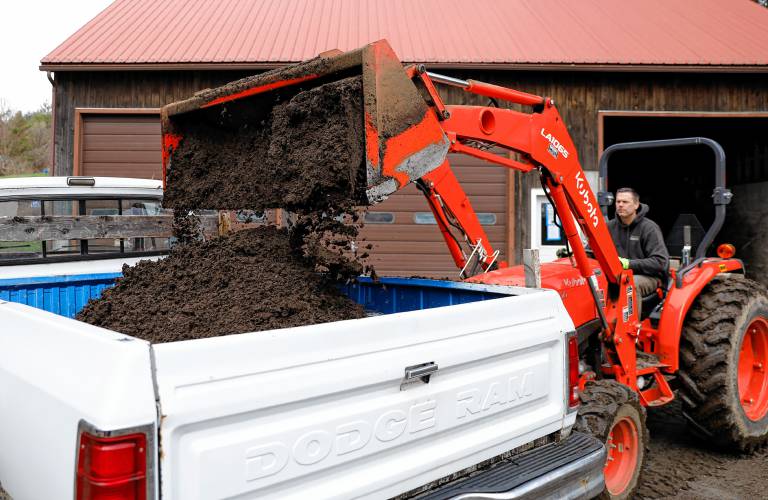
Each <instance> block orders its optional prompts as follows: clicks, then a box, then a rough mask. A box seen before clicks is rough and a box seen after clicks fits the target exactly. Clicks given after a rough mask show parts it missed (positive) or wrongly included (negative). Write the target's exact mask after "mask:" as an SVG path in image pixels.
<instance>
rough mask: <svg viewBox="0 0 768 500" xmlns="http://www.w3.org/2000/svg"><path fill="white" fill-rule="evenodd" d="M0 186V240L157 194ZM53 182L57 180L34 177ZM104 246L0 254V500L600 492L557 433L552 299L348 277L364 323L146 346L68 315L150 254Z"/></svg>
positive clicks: (565, 389) (556, 312)
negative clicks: (6, 229) (15, 229)
mask: <svg viewBox="0 0 768 500" xmlns="http://www.w3.org/2000/svg"><path fill="white" fill-rule="evenodd" d="M3 182H8V181H0V239H3V238H2V235H3V229H2V227H3V224H5V225H6V226H7V225H9V224H13V219H14V217H15V218H16V219H15V220H16V221H17V222H18V221H19V220H20V219H19V217H22V218H23V217H27V216H34V214H31V215H30V214H27V213H24V214H20V213H15V214H10V212H12V211H13V210H16V211H17V212H18V211H19V209H20V208H24V209H25V210H26V209H29V210H32V211H33V210H34V207H37V208H38V209H40V210H45V209H46V208H47V207H48V204H49V202H50V203H51V204H54V203H55V202H57V201H58V202H63V201H66V200H67V199H69V200H76V202H75V203H76V204H77V206H78V207H79V211H80V213H81V214H82V213H85V214H88V213H91V212H89V211H88V210H89V208H90V207H91V206H93V207H99V209H101V210H104V209H106V208H108V207H109V206H111V204H114V205H115V210H117V211H118V212H119V214H118V215H127V214H126V212H125V209H126V207H132V208H137V207H138V208H139V209H140V210H143V211H145V212H146V211H147V210H148V207H150V206H151V205H152V203H153V202H154V203H157V202H158V201H159V200H160V197H161V196H162V194H161V192H160V191H159V189H156V187H155V186H153V185H151V182H152V181H146V183H145V184H144V185H141V183H143V182H145V181H135V180H131V181H129V182H128V181H127V182H125V183H122V185H121V181H120V180H115V179H112V180H108V181H107V180H102V179H99V178H96V179H94V181H93V183H91V184H89V185H86V184H87V183H85V182H83V183H80V185H77V184H78V183H75V185H70V186H69V187H67V185H66V184H62V185H61V186H60V188H61V189H59V188H55V189H54V188H51V186H50V185H49V186H48V188H46V187H45V186H42V185H40V186H37V187H35V186H34V185H33V184H34V182H33V181H29V182H30V184H29V185H27V188H26V189H25V190H23V192H22V191H19V190H14V189H13V188H12V187H10V186H9V185H7V184H3ZM55 182H63V183H66V180H61V181H59V180H56V181H54V180H49V179H46V180H45V181H44V182H43V181H41V184H44V183H52V184H53V183H55ZM70 184H71V183H70ZM128 184H130V186H129V185H128ZM155 184H157V183H155ZM121 186H122V187H121ZM126 200H128V201H129V203H127V204H126V203H125V201H126ZM14 204H15V205H14ZM51 207H52V205H51ZM118 207H119V208H118ZM67 210H69V209H67ZM145 212H142V213H145ZM49 213H50V212H49ZM102 213H104V212H102ZM38 215H39V214H38ZM8 234H10V233H8ZM14 234H18V233H14ZM119 240H120V241H112V242H110V241H108V240H105V239H104V238H101V239H100V240H99V241H98V242H97V243H98V246H99V247H101V248H106V247H109V250H110V251H106V250H105V251H103V252H102V251H99V252H98V253H95V254H94V253H91V252H90V251H91V250H92V249H93V248H95V247H96V245H94V244H93V243H91V244H88V243H86V244H85V245H83V244H82V242H81V243H80V244H77V242H73V241H72V240H69V241H67V242H65V241H63V240H56V241H54V240H45V239H43V241H47V242H46V243H43V244H32V243H30V242H29V241H16V242H13V243H12V244H10V243H9V242H8V241H3V242H0V482H1V483H2V488H4V489H5V490H6V491H7V493H8V494H9V495H10V496H11V497H12V498H14V499H16V500H24V499H31V500H38V499H58V498H63V499H64V498H66V499H72V498H75V499H97V498H98V499H101V498H110V499H143V500H146V499H159V498H163V499H183V500H194V499H212V498H279V499H290V498H295V499H317V498H339V499H346V498H376V499H378V498H391V497H397V498H429V499H447V498H456V499H470V498H471V499H489V500H490V499H512V498H590V497H592V496H595V495H597V494H599V493H600V492H601V491H602V490H603V487H604V485H603V465H604V463H605V451H604V448H603V445H602V443H600V442H599V441H597V440H596V439H594V438H592V437H590V436H586V435H584V434H581V433H578V432H572V431H571V428H572V427H573V425H574V423H575V420H576V410H577V406H578V397H574V395H575V394H576V391H577V387H576V384H577V379H578V371H577V368H576V366H577V364H578V359H577V354H576V348H575V347H576V346H575V342H576V338H575V333H574V327H573V323H572V322H571V320H570V318H569V315H568V313H567V312H566V310H565V308H564V307H563V305H562V302H561V300H560V298H559V296H558V295H557V294H556V293H555V292H553V291H545V290H533V289H524V288H513V287H501V286H488V285H475V284H466V283H452V282H440V281H432V280H421V279H399V278H389V279H382V280H381V282H376V283H374V282H371V281H370V280H365V279H361V281H360V282H359V283H357V284H354V285H348V286H347V287H346V289H345V292H346V293H348V294H349V295H350V297H352V298H353V299H355V300H357V301H358V302H360V303H361V304H363V305H364V306H365V307H366V308H367V309H368V310H370V311H371V312H372V314H371V315H370V316H369V317H366V318H364V319H357V320H349V321H340V322H334V323H326V324H320V325H312V326H305V327H299V328H289V329H284V330H275V331H266V332H258V333H246V334H242V335H231V336H226V337H217V338H208V339H200V340H191V341H183V342H170V343H164V344H150V343H148V342H145V341H143V340H139V339H136V338H133V337H130V336H127V335H124V334H121V333H119V332H114V331H109V330H105V329H102V328H98V327H95V326H91V325H88V324H85V323H82V322H78V321H76V320H74V319H71V317H72V316H73V315H74V314H75V313H76V312H77V311H78V310H79V309H80V308H81V307H82V306H83V305H84V303H85V301H87V299H88V298H89V297H95V296H98V294H99V293H100V292H101V290H103V288H104V287H106V286H109V284H110V283H111V282H112V281H113V280H114V279H115V278H116V277H118V276H119V273H120V269H121V266H122V263H123V262H126V261H128V262H131V261H135V260H136V259H137V258H157V257H152V252H153V250H152V249H149V250H148V249H147V248H148V246H151V245H156V246H158V247H162V245H161V244H160V243H158V241H155V242H154V243H152V242H148V241H139V240H138V239H131V238H120V239H119ZM73 246H74V247H75V248H76V250H77V252H70V253H69V254H67V255H61V254H57V253H56V252H57V251H62V250H61V249H64V248H69V249H70V250H71V248H72V247H73ZM10 247H13V250H8V249H9V248H10ZM4 249H5V250H4ZM84 250H85V251H84ZM3 252H5V253H6V254H9V255H10V256H9V257H8V258H5V259H3V258H2V255H3ZM137 252H141V255H140V256H139V257H136V256H135V254H136V253H137ZM25 253H26V255H24V254H25ZM33 254H34V255H33ZM94 257H95V259H94ZM35 259H37V260H35ZM1 496H2V495H0V497H1Z"/></svg>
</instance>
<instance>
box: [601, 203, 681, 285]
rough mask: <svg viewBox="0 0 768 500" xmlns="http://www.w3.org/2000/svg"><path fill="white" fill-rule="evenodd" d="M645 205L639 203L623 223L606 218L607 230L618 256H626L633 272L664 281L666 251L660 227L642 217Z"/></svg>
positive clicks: (646, 210) (646, 209) (646, 208)
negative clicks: (633, 216) (638, 206)
mask: <svg viewBox="0 0 768 500" xmlns="http://www.w3.org/2000/svg"><path fill="white" fill-rule="evenodd" d="M647 213H648V205H646V204H645V203H641V204H640V209H639V210H638V211H637V215H636V216H635V220H633V221H632V223H631V224H630V225H628V226H627V225H625V224H624V223H622V222H621V219H619V218H618V217H616V218H615V219H611V220H610V221H608V231H610V232H611V236H612V237H613V242H614V243H615V244H616V250H618V252H619V256H620V257H624V258H625V259H629V268H630V269H632V271H633V272H634V273H635V274H644V275H646V276H653V277H656V278H659V279H661V282H662V283H666V280H667V270H668V269H669V252H668V251H667V247H666V245H664V237H663V236H662V235H661V229H659V226H658V225H657V224H656V223H655V222H653V221H652V220H650V219H646V218H645V214H647Z"/></svg>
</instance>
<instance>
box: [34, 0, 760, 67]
mask: <svg viewBox="0 0 768 500" xmlns="http://www.w3.org/2000/svg"><path fill="white" fill-rule="evenodd" d="M381 38H386V39H388V40H389V42H390V43H391V44H392V46H393V48H394V49H395V51H396V52H397V54H398V55H399V56H400V58H401V59H402V60H403V61H410V62H426V63H442V64H455V65H475V64H482V65H507V64H511V65H520V64H523V65H524V64H533V65H537V64H576V65H603V64H607V65H614V64H625V65H690V66H698V65H710V66H711V65H715V66H732V65H747V66H764V65H768V50H766V47H768V9H765V8H763V7H760V6H759V5H757V4H755V3H753V2H751V1H750V0H642V1H638V0H576V1H574V0H504V1H500V0H470V1H466V0H463V1H462V0H378V1H375V0H314V1H312V0H218V1H216V0H163V1H158V0H117V1H116V2H115V3H113V4H111V5H110V6H109V7H108V8H107V9H105V10H104V11H103V12H101V13H100V14H99V15H98V16H96V17H95V18H94V19H93V20H92V21H90V22H89V23H88V24H86V25H85V26H83V27H82V28H81V29H80V30H79V31H77V32H76V33H75V34H74V35H72V36H71V37H69V38H68V39H67V40H66V41H64V43H62V44H61V45H60V46H58V47H57V48H56V49H55V50H54V51H53V52H51V53H50V54H48V55H47V56H45V58H43V60H42V69H54V68H55V69H61V67H62V66H63V65H74V66H77V65H94V64H95V65H113V64H115V65H125V64H129V65H135V64H148V65H153V64H158V65H169V64H170V65H185V64H188V65H195V64H228V65H229V64H234V65H237V64H245V65H247V64H258V63H271V64H272V65H275V64H278V63H285V62H293V61H300V60H303V59H308V58H311V57H314V56H315V55H317V54H318V53H320V52H323V51H325V50H329V49H334V48H339V49H341V50H348V49H353V48H357V47H359V46H362V45H365V44H366V43H369V42H371V41H374V40H378V39H381Z"/></svg>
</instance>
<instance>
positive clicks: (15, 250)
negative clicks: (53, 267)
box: [0, 200, 43, 260]
mask: <svg viewBox="0 0 768 500" xmlns="http://www.w3.org/2000/svg"><path fill="white" fill-rule="evenodd" d="M40 205H41V203H40V200H13V201H2V202H0V217H34V216H39V215H40V213H41V212H40ZM42 256H43V245H42V242H40V241H0V260H15V259H29V258H37V257H42Z"/></svg>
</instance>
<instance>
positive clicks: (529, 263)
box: [523, 248, 541, 288]
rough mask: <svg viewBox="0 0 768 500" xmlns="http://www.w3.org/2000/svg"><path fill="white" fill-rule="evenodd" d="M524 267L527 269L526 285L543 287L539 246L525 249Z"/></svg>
mask: <svg viewBox="0 0 768 500" xmlns="http://www.w3.org/2000/svg"><path fill="white" fill-rule="evenodd" d="M523 269H525V286H526V287H528V288H541V263H540V261H539V249H538V248H526V249H524V250H523Z"/></svg>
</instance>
